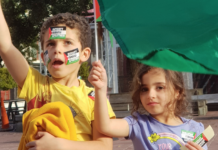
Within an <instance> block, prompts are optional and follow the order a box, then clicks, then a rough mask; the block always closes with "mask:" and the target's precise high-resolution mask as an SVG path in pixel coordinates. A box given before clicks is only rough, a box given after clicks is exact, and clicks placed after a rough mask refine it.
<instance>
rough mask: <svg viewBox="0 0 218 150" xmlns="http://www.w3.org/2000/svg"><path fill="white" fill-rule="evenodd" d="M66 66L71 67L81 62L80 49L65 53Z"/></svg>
mask: <svg viewBox="0 0 218 150" xmlns="http://www.w3.org/2000/svg"><path fill="white" fill-rule="evenodd" d="M64 57H65V64H66V65H70V64H73V63H75V62H78V61H79V49H78V48H76V49H74V50H70V51H67V52H64Z"/></svg>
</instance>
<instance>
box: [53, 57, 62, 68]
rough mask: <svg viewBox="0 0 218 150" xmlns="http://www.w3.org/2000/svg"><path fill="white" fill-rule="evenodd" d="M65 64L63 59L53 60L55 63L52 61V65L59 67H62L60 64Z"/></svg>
mask: <svg viewBox="0 0 218 150" xmlns="http://www.w3.org/2000/svg"><path fill="white" fill-rule="evenodd" d="M63 64H64V62H63V61H62V60H60V59H55V60H54V61H53V63H52V66H53V67H55V68H58V67H60V66H61V65H63Z"/></svg>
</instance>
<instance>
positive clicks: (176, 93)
mask: <svg viewBox="0 0 218 150" xmlns="http://www.w3.org/2000/svg"><path fill="white" fill-rule="evenodd" d="M179 95H180V94H179V90H175V99H176V100H178V99H179Z"/></svg>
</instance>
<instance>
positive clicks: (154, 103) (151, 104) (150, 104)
mask: <svg viewBox="0 0 218 150" xmlns="http://www.w3.org/2000/svg"><path fill="white" fill-rule="evenodd" d="M157 104H158V103H157V102H149V103H148V104H147V105H149V106H155V105H157Z"/></svg>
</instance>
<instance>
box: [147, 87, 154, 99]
mask: <svg viewBox="0 0 218 150" xmlns="http://www.w3.org/2000/svg"><path fill="white" fill-rule="evenodd" d="M148 96H149V98H151V99H154V98H155V97H156V92H155V90H154V89H150V90H149V91H148Z"/></svg>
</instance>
